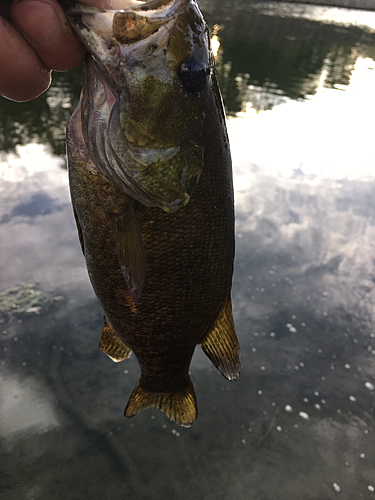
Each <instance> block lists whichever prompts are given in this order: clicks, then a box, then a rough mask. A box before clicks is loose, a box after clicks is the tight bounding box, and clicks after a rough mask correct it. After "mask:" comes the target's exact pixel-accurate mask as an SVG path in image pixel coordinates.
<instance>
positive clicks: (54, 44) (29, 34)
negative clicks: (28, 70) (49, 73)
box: [11, 0, 87, 71]
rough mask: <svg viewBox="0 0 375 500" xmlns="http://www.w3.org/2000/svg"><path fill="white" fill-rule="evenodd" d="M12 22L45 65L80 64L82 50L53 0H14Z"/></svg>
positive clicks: (62, 68) (65, 66)
mask: <svg viewBox="0 0 375 500" xmlns="http://www.w3.org/2000/svg"><path fill="white" fill-rule="evenodd" d="M11 16H12V22H13V23H14V25H15V26H16V27H17V28H18V29H19V30H20V32H21V33H22V34H23V36H24V38H25V39H26V40H27V41H28V43H29V45H30V46H31V47H32V48H33V49H34V51H35V52H36V53H37V54H38V56H39V58H40V59H41V61H42V62H43V63H44V64H45V66H47V67H48V68H51V69H54V70H58V71H65V70H67V69H71V68H73V67H75V66H77V65H78V64H80V63H81V62H82V61H83V60H84V59H85V58H86V55H87V53H86V51H85V49H84V48H83V46H82V44H81V43H80V42H79V41H78V39H77V38H76V37H75V35H74V34H73V31H72V30H71V28H70V26H69V24H68V21H67V19H66V17H65V14H64V12H63V10H62V8H61V6H60V5H59V4H58V3H57V1H56V0H16V1H15V2H13V4H12V8H11Z"/></svg>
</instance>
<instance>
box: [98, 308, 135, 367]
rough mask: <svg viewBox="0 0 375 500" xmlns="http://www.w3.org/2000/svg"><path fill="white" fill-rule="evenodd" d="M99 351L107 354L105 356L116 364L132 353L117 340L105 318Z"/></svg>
mask: <svg viewBox="0 0 375 500" xmlns="http://www.w3.org/2000/svg"><path fill="white" fill-rule="evenodd" d="M99 349H100V350H101V351H102V352H104V353H105V354H107V356H109V357H110V358H111V359H112V360H113V361H115V362H116V363H117V362H118V361H122V360H124V359H126V358H128V357H129V356H130V354H131V352H132V351H131V349H129V347H128V346H127V345H126V344H125V343H124V342H123V341H122V340H120V339H119V338H118V336H117V335H116V333H115V332H114V331H113V330H112V328H111V327H110V326H109V324H108V323H107V320H106V317H105V316H104V326H103V330H102V339H101V341H100V344H99Z"/></svg>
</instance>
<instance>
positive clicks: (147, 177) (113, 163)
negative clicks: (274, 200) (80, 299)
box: [63, 0, 241, 427]
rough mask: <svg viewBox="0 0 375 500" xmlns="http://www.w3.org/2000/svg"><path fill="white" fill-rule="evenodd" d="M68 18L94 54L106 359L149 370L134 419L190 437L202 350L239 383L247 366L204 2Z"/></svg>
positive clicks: (138, 5)
mask: <svg viewBox="0 0 375 500" xmlns="http://www.w3.org/2000/svg"><path fill="white" fill-rule="evenodd" d="M63 6H64V9H65V12H66V15H67V17H68V20H69V22H70V24H71V26H72V28H73V29H74V31H75V33H76V35H77V37H78V38H79V39H80V40H81V42H82V43H83V44H84V46H85V47H86V49H87V51H88V53H89V56H88V59H87V60H86V62H85V63H84V65H83V88H82V95H81V100H80V103H79V105H78V107H77V109H76V110H75V112H74V113H73V115H72V117H71V119H70V121H69V123H68V126H67V155H68V172H69V185H70V192H71V200H72V205H73V211H74V216H75V220H76V224H77V229H78V236H79V240H80V242H81V247H82V251H83V254H84V257H85V260H86V266H87V270H88V275H89V278H90V281H91V284H92V286H93V289H94V291H95V293H96V296H97V297H98V299H99V302H100V304H101V307H102V309H103V318H104V326H103V330H102V336H101V341H100V344H99V349H100V350H101V351H103V352H104V353H106V354H107V355H108V356H109V357H110V358H112V359H113V360H114V361H116V362H118V361H122V360H124V359H126V358H128V357H129V356H130V354H131V353H132V352H133V353H134V355H135V356H136V359H137V361H138V363H139V366H140V377H139V380H138V382H137V384H136V386H135V388H134V390H133V392H132V393H131V395H130V397H129V400H128V403H127V405H126V408H125V416H126V417H133V416H135V415H137V414H138V413H139V412H141V411H142V410H145V409H147V408H152V407H155V408H159V409H160V410H162V411H163V412H164V413H165V414H166V416H167V417H168V418H169V419H170V420H171V421H174V422H176V423H178V424H180V425H181V426H185V427H189V426H190V425H191V424H192V423H193V422H194V421H195V419H196V418H197V411H198V410H197V400H196V395H195V391H194V387H193V384H192V381H191V378H190V373H189V369H190V364H191V360H192V357H193V354H194V351H195V349H196V346H197V345H198V344H199V345H200V346H201V348H202V349H203V351H204V353H205V354H206V355H207V356H208V358H209V359H210V360H211V361H212V363H213V364H214V366H215V367H216V368H217V369H218V370H219V371H220V372H221V374H222V375H224V377H226V378H227V379H228V380H236V379H238V377H239V372H240V363H241V360H240V357H241V356H240V347H239V342H238V339H237V336H236V331H235V324H234V319H233V314H232V302H231V288H232V274H233V261H234V224H235V215H234V196H233V181H232V164H231V154H230V147H229V140H228V135H227V130H226V122H225V113H224V108H223V103H222V99H221V94H220V90H219V87H218V82H217V77H216V73H215V66H214V58H213V54H212V51H211V47H210V38H209V31H208V27H207V25H206V23H205V21H204V19H203V16H202V13H201V11H200V10H199V7H198V5H197V3H196V2H195V0H148V1H144V2H142V1H134V0H108V1H107V3H106V8H105V9H104V8H96V7H89V6H87V5H84V4H81V3H77V2H74V1H65V2H63Z"/></svg>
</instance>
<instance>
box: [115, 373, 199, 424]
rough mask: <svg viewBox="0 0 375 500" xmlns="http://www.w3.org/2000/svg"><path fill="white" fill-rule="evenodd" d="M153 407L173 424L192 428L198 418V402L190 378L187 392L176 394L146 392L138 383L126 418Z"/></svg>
mask: <svg viewBox="0 0 375 500" xmlns="http://www.w3.org/2000/svg"><path fill="white" fill-rule="evenodd" d="M152 407H155V408H159V409H160V410H161V411H163V412H164V413H165V414H166V415H167V417H168V418H169V419H170V420H172V422H176V423H177V424H179V425H182V426H183V427H190V426H191V424H192V423H193V422H194V420H195V419H196V418H197V416H198V410H197V401H196V397H195V392H194V387H193V384H192V382H191V380H190V378H189V385H188V387H187V388H186V389H185V390H183V391H180V392H174V393H153V392H150V391H146V390H144V389H143V388H142V387H141V385H140V383H139V382H138V383H137V385H136V386H135V388H134V391H133V392H132V394H131V396H130V398H129V401H128V404H127V406H126V408H125V417H134V416H135V415H137V414H138V413H140V412H141V411H142V410H146V408H152Z"/></svg>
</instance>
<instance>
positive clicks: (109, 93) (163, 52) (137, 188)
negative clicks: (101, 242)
mask: <svg viewBox="0 0 375 500" xmlns="http://www.w3.org/2000/svg"><path fill="white" fill-rule="evenodd" d="M109 4H110V5H111V1H110V2H109ZM112 6H113V7H114V8H113V10H105V9H98V8H94V7H88V6H86V5H83V4H79V3H73V4H72V5H71V6H70V7H69V8H68V9H67V15H68V17H69V19H70V22H71V24H72V26H73V28H74V30H75V31H76V33H77V35H78V37H79V38H80V40H81V41H82V42H83V44H84V45H85V46H86V48H87V50H88V51H89V53H90V55H91V57H89V59H88V61H87V62H86V63H85V68H84V85H83V97H82V128H83V134H84V138H85V142H86V147H87V149H88V151H89V154H90V156H91V158H92V160H93V161H94V163H95V164H96V165H97V166H98V168H100V170H101V171H102V173H103V174H104V175H105V176H106V177H107V178H108V179H109V180H110V181H112V182H113V183H114V184H115V185H116V186H117V187H119V188H120V189H122V190H124V191H125V192H126V193H127V194H128V195H129V196H131V197H132V198H134V199H136V200H138V201H139V202H140V203H142V204H143V205H146V206H156V207H160V208H162V209H163V210H165V211H166V212H175V211H176V210H178V209H179V208H180V207H182V206H185V205H186V204H187V203H188V202H189V199H190V197H191V195H192V193H193V191H194V188H195V187H196V185H197V183H198V180H199V177H200V174H201V170H202V167H203V153H204V144H203V127H204V122H205V111H204V110H205V102H206V100H207V98H208V97H209V94H210V92H211V71H212V66H213V62H212V54H211V51H210V43H209V36H208V30H207V26H206V24H205V22H204V20H203V17H202V14H201V13H200V11H199V9H198V6H197V4H196V3H195V1H194V0H149V1H146V2H134V1H132V0H112ZM118 6H124V8H123V9H122V10H115V7H118Z"/></svg>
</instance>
